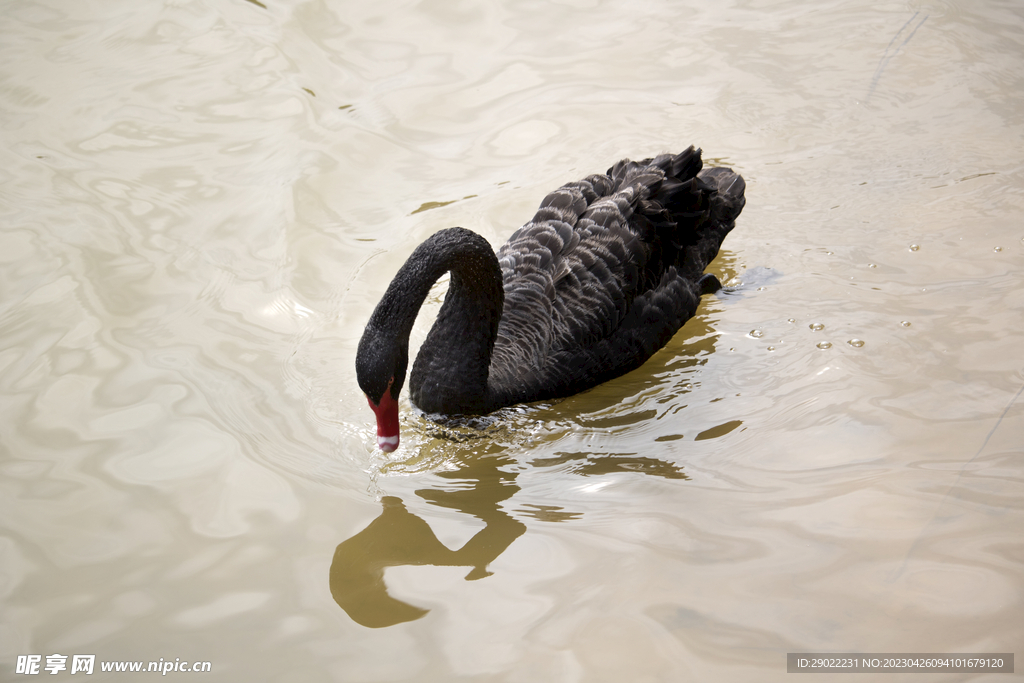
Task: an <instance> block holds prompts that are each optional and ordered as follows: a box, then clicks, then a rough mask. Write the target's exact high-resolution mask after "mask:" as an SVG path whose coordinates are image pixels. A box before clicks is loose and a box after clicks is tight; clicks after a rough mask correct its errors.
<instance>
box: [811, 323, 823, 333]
mask: <svg viewBox="0 0 1024 683" xmlns="http://www.w3.org/2000/svg"><path fill="white" fill-rule="evenodd" d="M808 327H810V328H811V329H812V330H814V331H815V332H821V331H822V330H823V329H825V326H824V325H822V324H821V323H811V324H810V325H808Z"/></svg>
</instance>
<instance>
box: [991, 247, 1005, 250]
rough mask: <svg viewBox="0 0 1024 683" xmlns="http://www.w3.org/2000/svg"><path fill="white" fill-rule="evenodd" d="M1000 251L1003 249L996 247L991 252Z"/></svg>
mask: <svg viewBox="0 0 1024 683" xmlns="http://www.w3.org/2000/svg"><path fill="white" fill-rule="evenodd" d="M1002 250H1003V248H1002V247H996V248H995V249H993V250H992V251H1002Z"/></svg>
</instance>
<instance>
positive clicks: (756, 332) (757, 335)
mask: <svg viewBox="0 0 1024 683" xmlns="http://www.w3.org/2000/svg"><path fill="white" fill-rule="evenodd" d="M750 336H751V337H753V338H754V339H760V338H761V337H763V336H764V332H762V331H761V330H751V331H750Z"/></svg>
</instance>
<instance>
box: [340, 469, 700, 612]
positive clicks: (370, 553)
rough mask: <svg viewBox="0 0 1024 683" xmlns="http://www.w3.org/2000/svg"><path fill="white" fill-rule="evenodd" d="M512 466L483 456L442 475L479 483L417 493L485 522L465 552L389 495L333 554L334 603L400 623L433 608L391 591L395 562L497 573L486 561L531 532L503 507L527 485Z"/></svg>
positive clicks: (543, 514) (539, 513)
mask: <svg viewBox="0 0 1024 683" xmlns="http://www.w3.org/2000/svg"><path fill="white" fill-rule="evenodd" d="M511 464H513V461H512V460H510V459H508V458H503V457H497V458H495V457H482V458H479V459H476V460H473V461H471V462H469V463H467V464H466V465H465V466H463V467H461V468H460V469H458V470H455V471H452V472H440V473H438V475H437V476H440V477H444V478H448V479H452V480H455V481H458V482H460V483H463V482H465V481H466V480H469V481H472V482H474V485H473V486H472V487H469V488H460V489H458V490H455V491H443V490H440V489H421V490H419V491H417V492H416V493H417V494H418V495H419V496H420V497H422V498H423V499H424V500H427V501H429V502H430V503H432V504H434V505H437V506H440V507H445V508H450V509H453V510H458V511H460V512H464V513H466V514H468V515H471V516H473V517H476V518H477V519H480V520H482V521H483V522H484V524H486V526H485V527H484V528H483V529H482V530H481V531H479V532H477V534H476V535H475V536H473V538H471V539H470V540H469V541H468V542H467V543H466V544H465V545H464V546H462V547H461V548H459V549H458V550H451V549H450V548H448V547H446V546H445V545H444V544H443V543H441V541H439V540H438V539H437V536H436V535H435V534H434V532H433V530H432V529H431V528H430V525H429V524H427V522H425V521H424V520H423V519H421V518H420V517H418V516H417V515H415V514H413V513H412V512H409V510H407V509H406V507H405V504H404V503H403V502H402V501H401V500H400V499H399V498H396V497H394V496H387V497H385V498H384V499H383V500H382V501H381V503H382V505H383V508H384V509H383V511H382V512H381V515H380V517H378V518H377V519H375V520H373V521H372V522H370V524H369V526H367V527H366V528H365V529H363V530H362V531H360V532H359V533H358V534H356V535H355V536H353V537H352V538H350V539H348V540H347V541H344V542H342V543H341V544H340V545H338V548H337V549H336V550H335V552H334V561H333V562H332V563H331V574H330V583H331V595H333V596H334V600H335V602H337V603H338V605H340V606H341V608H342V609H343V610H345V612H346V613H348V615H349V616H350V617H352V619H353V620H354V621H356V622H357V623H359V624H361V625H363V626H367V627H370V628H380V627H383V626H393V625H395V624H400V623H402V622H406V621H413V620H415V619H419V618H420V617H423V616H424V615H426V614H427V610H425V609H421V608H419V607H414V606H413V605H410V604H408V603H405V602H402V601H401V600H396V599H395V598H392V597H391V596H390V595H388V592H387V586H386V585H385V584H384V570H385V569H387V568H388V567H401V566H406V565H411V566H422V565H434V566H437V567H469V568H470V571H469V573H468V574H467V575H466V580H467V581H473V580H475V579H482V578H484V577H486V576H490V574H491V572H490V571H488V569H487V565H488V564H490V563H491V562H493V561H494V560H495V559H496V558H497V557H498V556H499V555H501V554H502V553H503V552H505V549H506V548H508V547H509V546H510V545H512V543H513V542H514V541H515V540H516V539H517V538H519V537H520V536H522V535H523V533H525V532H526V525H525V524H524V523H523V522H521V521H519V520H518V519H516V518H514V517H512V516H511V515H510V514H508V513H507V512H505V511H504V510H503V509H502V507H501V505H502V503H503V502H504V501H506V500H508V499H509V498H511V497H512V496H513V495H515V494H516V492H518V491H519V490H520V489H519V486H518V485H516V484H515V479H516V477H517V476H518V473H517V472H515V471H514V470H513V471H511V472H507V471H504V470H502V469H500V468H501V467H503V466H507V465H511ZM532 464H533V465H535V466H539V467H552V466H554V467H562V468H565V467H568V468H569V470H570V471H572V472H574V473H576V474H580V475H583V476H594V475H602V474H610V473H621V472H627V471H632V472H642V473H645V474H650V475H654V476H660V477H664V478H667V479H687V478H688V477H687V476H686V475H685V474H683V472H682V469H681V468H679V467H678V466H676V465H673V464H671V463H667V462H662V461H660V460H656V459H654V458H647V457H640V456H636V455H635V454H621V455H609V454H600V455H599V454H596V453H592V454H587V453H580V454H571V455H570V454H566V455H564V456H560V457H555V458H550V459H543V460H537V461H534V462H533V463H532ZM510 469H511V468H510ZM518 511H519V512H521V513H522V514H523V516H524V517H528V518H532V519H537V520H542V521H547V522H564V521H569V520H572V519H574V518H577V517H580V513H574V512H567V511H563V510H562V509H561V508H559V507H556V506H549V505H534V504H529V503H526V504H524V505H523V506H522V509H519V510H518Z"/></svg>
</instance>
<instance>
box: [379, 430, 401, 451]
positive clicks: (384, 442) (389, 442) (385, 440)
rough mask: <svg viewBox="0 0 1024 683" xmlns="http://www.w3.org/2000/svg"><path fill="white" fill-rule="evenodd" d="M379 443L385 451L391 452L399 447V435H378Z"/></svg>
mask: <svg viewBox="0 0 1024 683" xmlns="http://www.w3.org/2000/svg"><path fill="white" fill-rule="evenodd" d="M377 445H378V446H380V449H381V450H382V451H384V452H385V453H390V452H391V451H393V450H395V449H396V448H398V435H397V434H396V435H395V436H378V437H377Z"/></svg>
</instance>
